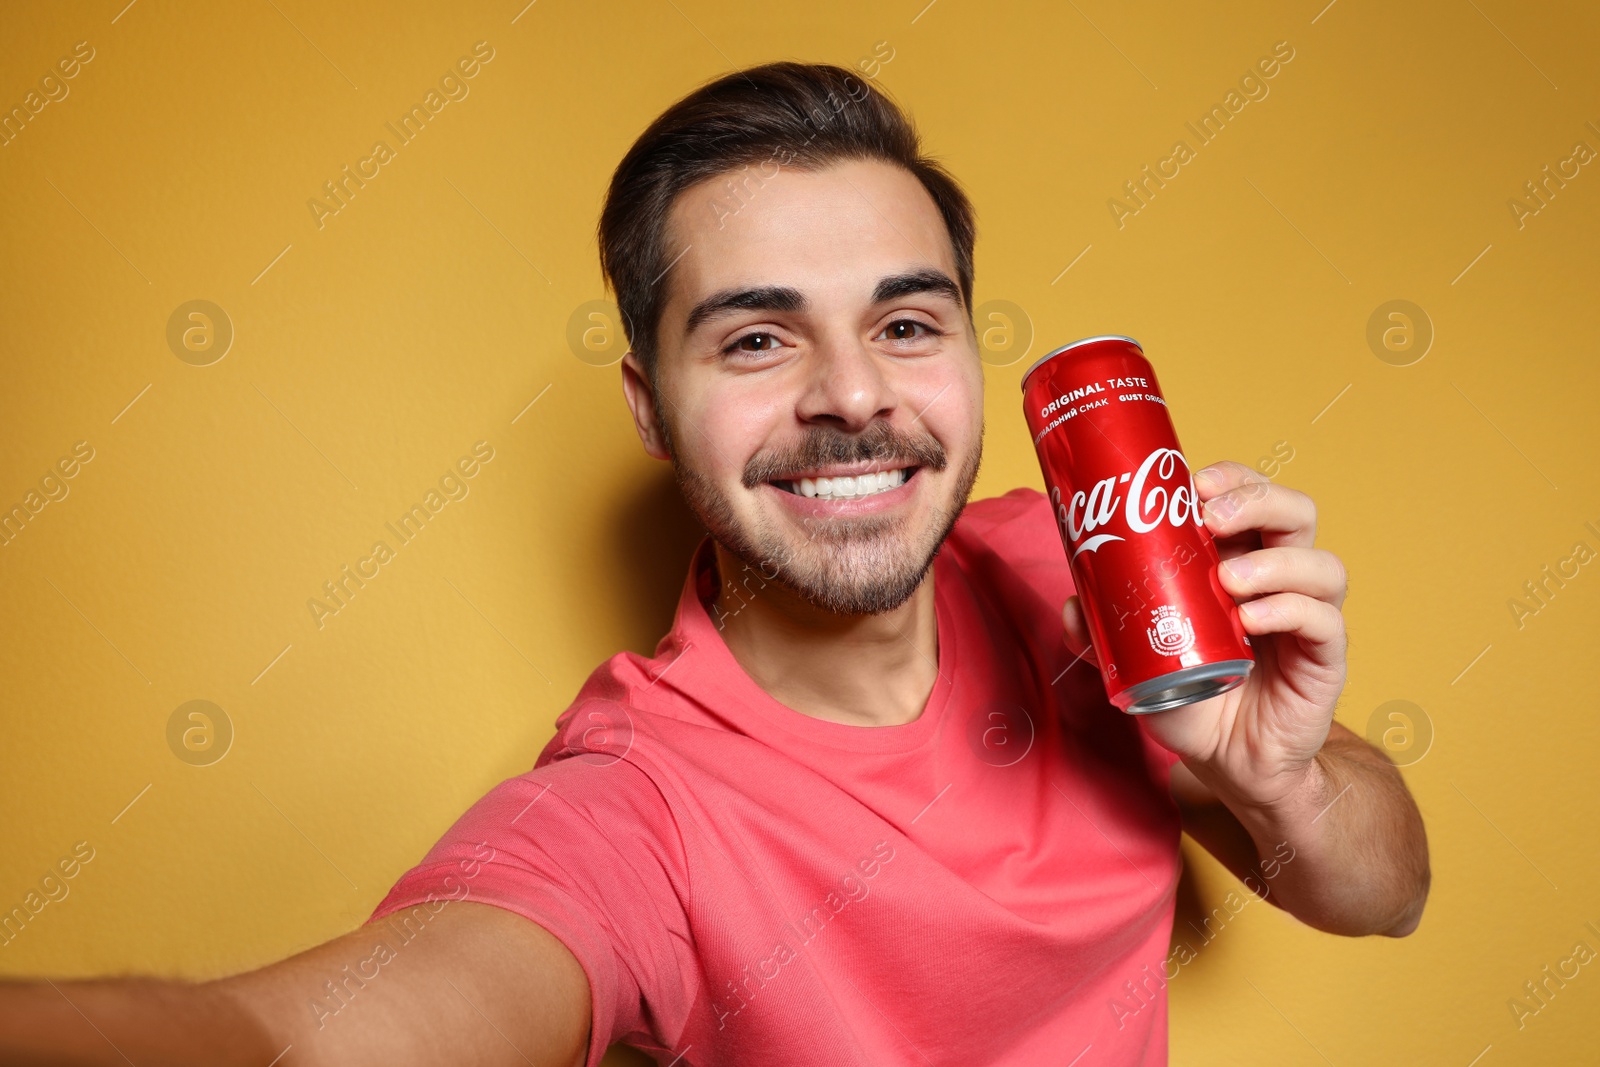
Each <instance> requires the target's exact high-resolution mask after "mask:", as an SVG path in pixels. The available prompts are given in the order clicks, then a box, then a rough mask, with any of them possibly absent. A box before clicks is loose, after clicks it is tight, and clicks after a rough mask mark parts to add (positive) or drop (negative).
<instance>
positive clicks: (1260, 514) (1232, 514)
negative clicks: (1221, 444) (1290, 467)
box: [1194, 460, 1317, 548]
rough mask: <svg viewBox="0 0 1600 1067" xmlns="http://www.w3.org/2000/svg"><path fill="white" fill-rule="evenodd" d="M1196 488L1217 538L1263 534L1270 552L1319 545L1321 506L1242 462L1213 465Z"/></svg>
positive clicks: (1198, 477) (1198, 476)
mask: <svg viewBox="0 0 1600 1067" xmlns="http://www.w3.org/2000/svg"><path fill="white" fill-rule="evenodd" d="M1194 486H1195V490H1196V491H1197V492H1198V493H1199V494H1200V499H1201V501H1202V502H1203V503H1204V508H1205V523H1206V528H1207V529H1209V530H1210V531H1211V533H1212V536H1214V537H1218V538H1223V537H1232V536H1234V535H1236V534H1240V533H1245V532H1248V531H1259V532H1260V534H1261V544H1262V546H1263V547H1265V548H1272V547H1275V546H1279V545H1287V546H1290V547H1298V548H1310V547H1311V545H1312V542H1314V541H1315V540H1316V537H1317V506H1316V504H1314V503H1313V502H1312V500H1311V498H1310V497H1309V496H1307V495H1306V494H1304V493H1302V492H1299V491H1298V490H1295V489H1287V488H1285V487H1284V486H1281V485H1276V484H1274V483H1273V482H1272V481H1270V480H1269V479H1268V478H1267V476H1266V475H1264V474H1262V473H1261V472H1260V471H1256V470H1251V469H1250V468H1249V467H1246V466H1245V465H1244V464H1242V463H1234V462H1232V461H1231V460H1224V461H1222V462H1220V463H1213V464H1212V465H1211V466H1209V467H1206V468H1204V469H1202V470H1200V471H1198V472H1197V473H1196V474H1195V482H1194Z"/></svg>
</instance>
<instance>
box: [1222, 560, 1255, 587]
mask: <svg viewBox="0 0 1600 1067" xmlns="http://www.w3.org/2000/svg"><path fill="white" fill-rule="evenodd" d="M1222 565H1223V566H1224V567H1226V568H1228V573H1229V574H1231V575H1233V576H1234V577H1235V578H1238V579H1239V580H1240V581H1243V580H1244V579H1246V578H1248V577H1250V576H1251V575H1252V574H1254V573H1255V572H1256V565H1255V564H1254V563H1251V562H1250V561H1249V560H1248V559H1245V558H1244V557H1243V556H1238V557H1236V558H1234V559H1230V560H1224V561H1223V564H1222Z"/></svg>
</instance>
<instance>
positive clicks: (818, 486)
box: [767, 467, 922, 500]
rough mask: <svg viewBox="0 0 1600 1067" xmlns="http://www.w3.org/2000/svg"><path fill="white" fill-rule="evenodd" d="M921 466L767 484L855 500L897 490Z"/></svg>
mask: <svg viewBox="0 0 1600 1067" xmlns="http://www.w3.org/2000/svg"><path fill="white" fill-rule="evenodd" d="M921 469H922V468H921V467H900V468H897V469H895V470H887V471H874V472H872V473H871V474H858V475H854V476H850V477H838V478H793V479H784V478H780V479H775V480H773V481H771V482H769V483H767V484H769V485H773V486H776V487H777V488H779V489H782V490H783V491H784V492H786V493H793V494H794V495H796V496H803V497H809V498H811V499H814V500H854V499H857V498H860V497H866V496H876V495H877V494H879V493H887V492H889V491H890V490H892V489H898V488H900V487H901V486H902V485H904V484H906V482H908V481H910V480H911V476H912V475H914V474H916V473H917V471H919V470H921Z"/></svg>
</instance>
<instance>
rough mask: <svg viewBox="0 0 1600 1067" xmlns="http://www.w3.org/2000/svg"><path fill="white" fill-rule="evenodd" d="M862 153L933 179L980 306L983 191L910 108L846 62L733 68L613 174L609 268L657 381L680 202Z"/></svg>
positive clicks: (605, 263) (959, 269)
mask: <svg viewBox="0 0 1600 1067" xmlns="http://www.w3.org/2000/svg"><path fill="white" fill-rule="evenodd" d="M851 159H876V160H882V161H884V162H888V163H893V164H896V165H898V166H901V167H904V168H905V169H906V170H907V171H909V172H910V173H911V174H912V175H913V176H914V177H916V178H917V180H918V181H920V182H921V183H922V186H923V188H925V189H926V190H927V191H928V194H929V195H930V196H931V197H932V198H933V202H934V203H935V204H936V205H937V206H938V208H939V213H940V214H941V215H943V216H944V223H945V228H946V229H947V230H948V231H949V234H950V244H951V246H952V248H953V249H954V251H955V261H956V274H957V282H958V283H959V284H960V286H961V294H962V297H963V300H964V302H965V304H966V308H967V314H968V315H969V316H970V315H971V314H972V273H973V264H972V250H973V245H974V244H975V242H976V240H977V226H976V223H975V220H974V213H973V209H972V203H971V201H969V200H968V199H967V196H966V194H965V193H964V192H962V190H961V187H960V186H959V185H958V184H957V183H956V180H955V178H954V177H952V176H951V175H950V173H949V172H948V171H946V170H945V169H944V167H943V166H941V165H940V164H939V163H938V162H936V161H935V160H933V159H932V158H930V157H928V156H925V155H923V154H922V145H921V139H920V138H919V136H918V135H917V131H916V127H915V126H914V125H913V123H912V121H911V120H910V118H908V117H907V116H906V115H905V114H904V113H903V112H902V111H901V110H900V108H899V107H898V106H897V105H896V104H895V103H894V102H893V101H892V100H890V99H889V97H888V96H887V95H885V94H884V93H883V92H882V91H881V90H879V89H878V88H877V87H876V86H874V85H872V84H871V83H870V82H868V81H866V80H864V79H863V78H861V77H859V76H857V75H856V74H855V73H853V72H851V71H849V70H846V69H845V68H843V67H837V66H832V65H829V64H822V63H793V62H782V63H768V64H765V65H763V66H759V67H751V68H749V69H746V70H741V71H735V72H734V73H732V74H727V75H724V76H722V77H720V78H718V79H716V80H715V81H712V82H709V83H707V84H706V85H703V86H701V87H700V88H699V89H696V90H695V91H694V92H692V93H690V94H689V95H688V96H685V97H684V98H683V99H681V100H679V101H678V102H677V103H675V104H673V105H672V106H671V107H669V108H667V110H666V111H664V112H662V113H661V115H660V116H659V117H658V118H657V119H656V120H655V121H654V122H652V123H651V124H650V126H649V128H647V129H646V130H645V131H644V132H643V133H642V134H640V135H639V138H638V140H636V141H635V142H634V143H633V147H631V148H630V149H628V153H627V155H625V156H623V157H622V161H621V162H620V163H618V164H617V169H616V172H615V173H614V174H613V175H612V177H611V186H610V188H609V189H608V190H607V192H606V202H605V208H604V209H603V210H602V211H601V213H600V225H599V243H600V269H601V271H602V272H603V273H604V275H605V277H606V279H607V281H609V282H610V283H611V288H612V289H613V290H614V291H615V293H616V297H617V307H618V309H619V310H620V311H621V312H622V320H623V328H624V330H625V331H626V333H627V336H628V342H629V344H630V346H631V347H632V349H633V352H634V354H635V355H636V356H637V357H638V359H639V361H640V363H641V364H643V366H644V368H645V370H646V372H647V374H648V375H649V378H650V382H651V384H652V386H653V385H654V384H655V382H656V356H657V338H656V328H657V326H658V325H659V324H660V317H661V308H662V304H663V303H664V298H663V294H662V287H661V286H660V285H658V284H657V283H658V282H660V281H661V279H662V278H663V277H664V276H665V275H666V272H667V271H668V270H669V269H670V268H671V266H672V264H673V263H674V262H675V260H674V258H673V257H674V256H676V255H681V254H682V253H681V252H673V251H671V250H669V249H668V248H667V247H666V228H667V219H668V213H669V212H670V211H671V209H672V204H673V202H674V200H676V199H677V196H678V194H679V193H681V192H683V191H684V190H685V189H687V188H689V187H690V186H692V185H694V184H695V183H697V182H700V181H704V180H706V179H708V178H714V177H716V176H717V175H720V174H726V173H728V172H730V171H736V170H740V169H742V168H744V167H746V166H748V165H750V164H757V163H766V162H772V163H776V164H777V165H778V166H780V167H781V166H794V167H797V168H799V169H802V170H818V169H821V168H823V167H826V166H828V165H830V164H832V163H836V162H840V161H843V160H851ZM775 173H776V172H774V174H768V175H765V176H764V177H765V178H770V177H773V176H774V175H775ZM735 195H737V194H735Z"/></svg>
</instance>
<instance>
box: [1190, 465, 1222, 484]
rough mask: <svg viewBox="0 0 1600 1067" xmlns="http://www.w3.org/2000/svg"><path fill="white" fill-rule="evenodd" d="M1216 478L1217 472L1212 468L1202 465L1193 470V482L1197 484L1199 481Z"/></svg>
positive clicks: (1213, 480) (1211, 480)
mask: <svg viewBox="0 0 1600 1067" xmlns="http://www.w3.org/2000/svg"><path fill="white" fill-rule="evenodd" d="M1216 480H1217V472H1216V471H1214V470H1212V469H1211V468H1210V467H1202V468H1201V469H1199V470H1197V471H1195V472H1194V483H1195V485H1197V486H1198V485H1199V484H1200V483H1201V482H1215V481H1216Z"/></svg>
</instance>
